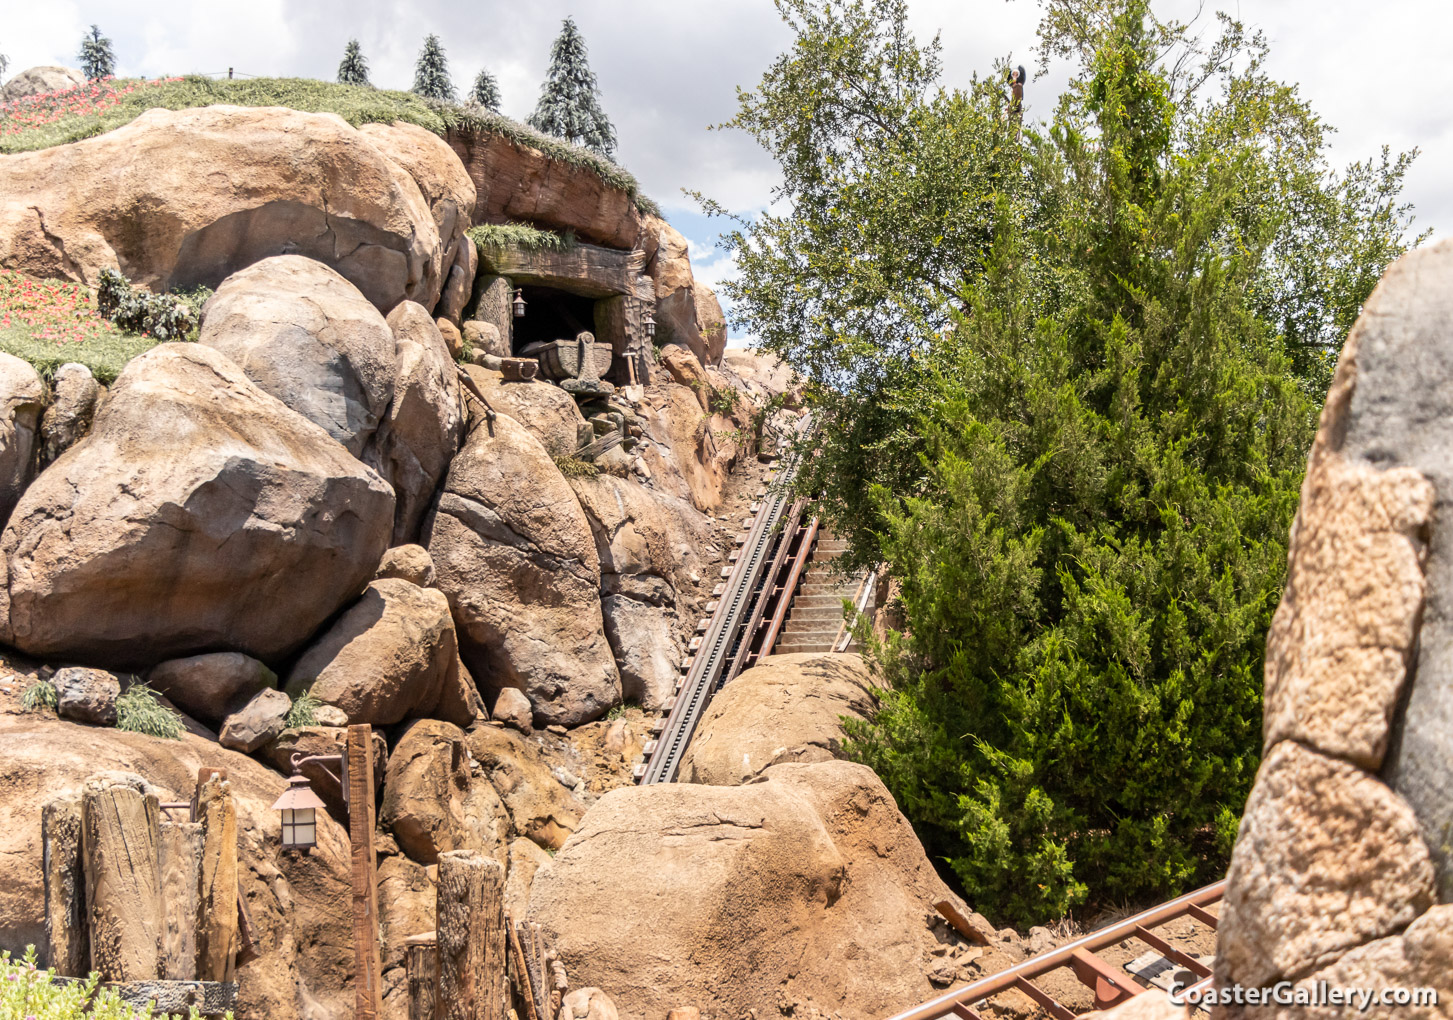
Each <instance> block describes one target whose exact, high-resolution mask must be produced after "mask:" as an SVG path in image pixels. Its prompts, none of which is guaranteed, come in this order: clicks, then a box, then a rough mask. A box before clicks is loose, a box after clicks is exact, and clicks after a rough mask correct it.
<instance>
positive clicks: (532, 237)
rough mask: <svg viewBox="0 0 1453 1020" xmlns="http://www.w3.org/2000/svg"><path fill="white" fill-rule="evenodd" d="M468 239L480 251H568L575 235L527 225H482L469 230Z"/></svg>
mask: <svg viewBox="0 0 1453 1020" xmlns="http://www.w3.org/2000/svg"><path fill="white" fill-rule="evenodd" d="M469 237H470V239H471V240H472V241H474V244H475V246H476V247H478V248H479V249H480V250H481V251H483V250H484V249H485V248H496V249H498V248H518V249H520V250H521V251H569V250H570V249H572V248H574V247H575V244H576V241H575V233H574V232H573V231H569V230H567V231H565V232H564V233H563V234H557V233H555V232H554V231H553V230H541V229H539V228H538V227H532V226H530V225H529V224H528V223H482V224H480V225H479V226H477V227H471V228H469Z"/></svg>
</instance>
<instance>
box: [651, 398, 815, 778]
mask: <svg viewBox="0 0 1453 1020" xmlns="http://www.w3.org/2000/svg"><path fill="white" fill-rule="evenodd" d="M809 421H810V416H809V415H804V416H803V417H802V421H801V424H799V426H798V434H799V435H800V434H802V432H804V431H805V430H806V429H807V428H808V427H809V424H808V423H809ZM796 470H797V453H796V451H795V450H794V451H792V452H791V453H789V454H788V456H787V459H786V461H785V462H784V463H783V465H782V468H781V470H779V471H778V473H777V477H776V479H775V480H774V482H773V484H772V486H771V487H770V488H769V490H768V492H767V494H766V495H765V496H764V497H763V498H762V500H761V508H760V509H759V510H758V511H757V515H756V517H755V518H754V519H753V521H752V527H751V530H750V531H749V532H748V534H747V537H746V540H745V541H744V542H743V543H742V548H741V551H740V552H739V553H738V555H737V562H736V565H735V566H734V567H733V568H732V569H731V573H730V575H729V577H728V580H727V583H726V586H725V590H724V591H723V592H722V596H721V600H720V602H718V604H717V608H716V612H715V613H714V614H713V615H712V618H711V622H710V623H709V624H708V625H707V628H706V633H705V634H704V635H703V636H702V638H701V645H700V648H699V650H698V651H697V654H696V657H695V658H694V659H692V661H691V668H690V669H689V670H688V671H687V674H686V679H685V681H684V682H683V683H682V685H681V690H680V692H679V693H678V694H677V695H676V703H675V705H673V706H672V708H671V712H670V714H669V715H668V716H667V717H666V724H665V726H664V727H663V729H662V731H661V735H660V737H658V738H657V741H656V749H655V751H654V752H652V754H651V760H650V762H649V764H647V766H646V772H645V775H643V776H642V777H641V785H643V786H644V785H647V784H651V783H671V782H675V781H676V773H677V770H678V769H679V768H680V767H681V759H682V758H683V757H684V756H685V755H686V748H687V747H688V746H689V745H690V743H691V738H692V736H693V735H694V734H695V733H696V726H697V723H699V722H700V721H701V714H702V712H703V711H705V709H706V706H707V703H708V702H710V701H711V696H712V694H713V693H714V692H715V690H716V687H717V683H718V681H719V680H720V679H721V676H722V671H723V670H724V669H725V668H726V666H727V665H728V662H729V659H730V656H731V653H732V649H733V645H734V642H735V640H736V638H737V635H738V634H740V633H741V630H742V625H743V624H744V623H745V622H746V619H747V617H748V616H749V615H750V614H751V611H752V608H753V603H754V599H753V596H754V595H755V594H756V589H757V586H758V584H759V583H760V582H761V580H762V573H763V571H764V570H765V569H766V567H767V562H768V559H769V558H770V556H771V554H772V551H773V547H774V541H775V540H776V539H777V538H778V537H779V536H778V530H779V529H778V523H779V522H780V521H781V520H782V518H783V517H784V516H785V515H786V513H787V510H788V508H789V507H790V506H791V505H792V502H793V500H792V494H791V492H790V491H789V486H790V483H791V481H792V478H793V475H794V474H795V473H796Z"/></svg>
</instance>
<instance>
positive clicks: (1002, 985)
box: [889, 878, 1226, 1020]
mask: <svg viewBox="0 0 1453 1020" xmlns="http://www.w3.org/2000/svg"><path fill="white" fill-rule="evenodd" d="M1225 893H1226V880H1225V879H1224V878H1223V879H1222V880H1221V881H1219V882H1213V883H1212V884H1210V885H1208V886H1203V887H1202V888H1200V889H1197V890H1195V891H1194V892H1188V893H1186V894H1185V895H1184V896H1178V897H1177V898H1175V899H1173V900H1168V901H1167V902H1165V903H1162V904H1160V906H1158V907H1151V908H1150V909H1149V910H1146V911H1142V912H1141V913H1139V914H1136V915H1135V916H1134V917H1127V918H1126V919H1125V920H1123V921H1118V922H1116V923H1115V924H1111V925H1107V926H1106V927H1104V928H1100V929H1097V930H1096V931H1092V932H1090V934H1088V935H1085V936H1083V937H1081V938H1078V939H1076V940H1075V941H1073V942H1070V943H1067V944H1065V945H1063V946H1060V947H1059V948H1058V949H1052V950H1050V951H1049V952H1047V953H1042V954H1040V955H1039V956H1035V957H1032V958H1030V959H1028V960H1025V961H1024V962H1023V963H1017V964H1015V965H1014V966H1013V967H1010V968H1008V969H1007V970H1001V971H1000V972H999V973H997V974H990V975H989V976H988V977H985V978H980V979H979V980H978V981H974V982H972V983H970V984H967V985H961V986H960V987H958V988H955V989H952V990H950V991H947V992H945V993H944V994H942V995H940V996H939V997H938V998H936V999H930V1000H929V1001H927V1002H925V1003H922V1004H921V1005H918V1006H914V1007H913V1008H912V1009H908V1010H905V1011H903V1012H902V1013H898V1014H895V1015H894V1016H892V1017H890V1018H889V1020H940V1018H942V1017H948V1016H955V1017H965V1016H977V1014H975V1013H974V1011H973V1010H972V1009H970V1008H969V1007H970V1006H971V1005H972V1004H973V1003H975V1002H978V1001H979V1000H980V999H986V998H988V997H989V996H991V995H997V994H998V993H1000V992H1005V991H1008V990H1009V989H1011V988H1018V989H1020V990H1021V991H1023V990H1024V987H1025V985H1027V984H1028V983H1029V980H1030V978H1034V977H1038V976H1039V975H1041V974H1045V973H1048V972H1049V971H1052V970H1055V969H1057V968H1059V967H1069V966H1073V965H1074V962H1075V958H1076V956H1077V955H1081V954H1086V953H1093V952H1094V951H1095V950H1096V949H1103V948H1104V947H1105V946H1108V945H1110V944H1111V943H1114V942H1119V941H1121V940H1122V939H1126V938H1139V936H1138V935H1136V929H1137V928H1141V929H1144V928H1153V927H1155V926H1156V925H1159V924H1165V923H1166V922H1167V921H1173V920H1175V919H1176V918H1178V917H1181V916H1182V915H1185V914H1189V913H1191V908H1192V907H1197V908H1203V907H1204V906H1205V905H1206V904H1208V903H1215V902H1216V901H1217V900H1219V899H1221V897H1222V896H1224V895H1225ZM1128 979H1129V976H1128V975H1127V980H1128ZM1031 987H1032V986H1031ZM1144 990H1145V989H1144V988H1143V987H1138V988H1137V989H1136V991H1135V992H1134V993H1132V994H1138V993H1139V992H1141V991H1144Z"/></svg>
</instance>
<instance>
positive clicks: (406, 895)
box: [378, 854, 438, 1020]
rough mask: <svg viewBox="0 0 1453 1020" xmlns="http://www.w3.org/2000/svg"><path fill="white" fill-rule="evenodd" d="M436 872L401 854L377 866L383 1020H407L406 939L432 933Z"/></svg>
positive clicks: (436, 870)
mask: <svg viewBox="0 0 1453 1020" xmlns="http://www.w3.org/2000/svg"><path fill="white" fill-rule="evenodd" d="M437 879H438V869H437V868H432V867H425V866H424V865H422V864H418V863H416V862H414V861H411V860H409V858H407V857H404V856H403V855H402V854H392V855H390V856H387V857H384V858H383V860H381V861H379V865H378V928H379V941H380V943H381V946H380V948H381V950H382V952H381V953H380V954H379V971H380V974H379V990H380V992H381V993H382V995H381V997H382V1000H383V1001H382V1003H381V1006H382V1008H381V1009H380V1010H379V1014H378V1015H379V1016H380V1017H382V1018H383V1020H408V1018H409V980H408V972H407V970H406V968H405V953H406V950H407V943H408V939H409V938H410V937H412V936H414V935H422V934H424V933H426V932H431V931H434V929H435V927H436V921H437V913H436V905H437V902H438V895H437V892H436V890H435V886H436V884H437Z"/></svg>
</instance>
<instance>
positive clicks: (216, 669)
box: [146, 652, 277, 725]
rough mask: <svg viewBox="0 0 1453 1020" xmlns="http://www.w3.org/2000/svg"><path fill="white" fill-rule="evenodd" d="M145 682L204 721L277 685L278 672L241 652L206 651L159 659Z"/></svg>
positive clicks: (217, 720)
mask: <svg viewBox="0 0 1453 1020" xmlns="http://www.w3.org/2000/svg"><path fill="white" fill-rule="evenodd" d="M146 680H147V683H148V684H150V685H151V687H152V688H153V689H154V690H156V691H158V692H159V693H161V694H164V695H166V697H167V698H168V700H170V701H171V702H172V703H173V704H175V705H176V706H177V707H178V708H180V709H182V710H183V711H184V712H187V713H188V714H190V715H193V716H196V717H197V718H198V719H200V720H202V721H203V722H205V723H210V724H213V725H215V724H217V723H220V722H221V721H222V720H223V719H225V718H226V717H227V716H228V715H229V714H230V713H232V712H234V711H236V710H237V709H238V708H241V707H242V706H243V705H245V704H247V703H248V702H249V701H251V700H252V698H253V696H254V695H256V694H257V693H259V692H260V691H264V690H267V689H268V688H270V687H276V686H277V674H276V673H274V672H273V671H272V670H270V669H268V668H267V665H266V664H265V663H262V662H259V661H258V660H256V659H254V658H253V657H252V656H250V655H243V654H242V653H241V652H207V653H204V654H202V655H189V656H186V657H185V658H181V659H168V660H167V661H166V662H162V663H159V664H158V665H157V666H156V668H154V669H153V670H152V671H151V672H150V673H148V674H147V677H146Z"/></svg>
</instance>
